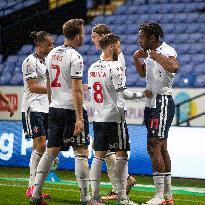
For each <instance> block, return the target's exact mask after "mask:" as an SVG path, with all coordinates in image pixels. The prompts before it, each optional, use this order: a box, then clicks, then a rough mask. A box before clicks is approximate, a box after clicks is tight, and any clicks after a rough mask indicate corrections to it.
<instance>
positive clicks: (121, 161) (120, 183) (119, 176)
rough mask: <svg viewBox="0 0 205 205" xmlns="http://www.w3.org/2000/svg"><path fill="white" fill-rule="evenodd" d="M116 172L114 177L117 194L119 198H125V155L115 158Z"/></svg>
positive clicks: (126, 174) (126, 165)
mask: <svg viewBox="0 0 205 205" xmlns="http://www.w3.org/2000/svg"><path fill="white" fill-rule="evenodd" d="M116 161H117V162H116V172H115V174H116V175H115V177H116V180H117V188H118V191H117V194H118V198H119V200H121V199H126V198H127V195H126V187H127V176H128V161H127V158H126V157H117V158H116Z"/></svg>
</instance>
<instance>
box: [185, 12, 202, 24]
mask: <svg viewBox="0 0 205 205" xmlns="http://www.w3.org/2000/svg"><path fill="white" fill-rule="evenodd" d="M198 18H199V14H198V13H189V14H187V17H186V19H185V20H184V23H195V22H197V21H198Z"/></svg>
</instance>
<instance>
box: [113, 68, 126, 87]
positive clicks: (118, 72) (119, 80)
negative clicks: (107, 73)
mask: <svg viewBox="0 0 205 205" xmlns="http://www.w3.org/2000/svg"><path fill="white" fill-rule="evenodd" d="M111 77H112V83H113V86H114V87H115V90H117V91H120V90H124V89H125V88H126V87H125V80H124V72H123V68H122V66H121V65H119V64H118V65H116V66H114V67H113V68H112V69H111Z"/></svg>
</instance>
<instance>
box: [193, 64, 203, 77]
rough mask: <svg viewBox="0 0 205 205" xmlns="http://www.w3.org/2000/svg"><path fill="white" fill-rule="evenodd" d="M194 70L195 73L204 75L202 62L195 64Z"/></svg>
mask: <svg viewBox="0 0 205 205" xmlns="http://www.w3.org/2000/svg"><path fill="white" fill-rule="evenodd" d="M194 71H195V73H196V74H197V75H201V74H204V75H205V65H204V64H198V65H195V67H194Z"/></svg>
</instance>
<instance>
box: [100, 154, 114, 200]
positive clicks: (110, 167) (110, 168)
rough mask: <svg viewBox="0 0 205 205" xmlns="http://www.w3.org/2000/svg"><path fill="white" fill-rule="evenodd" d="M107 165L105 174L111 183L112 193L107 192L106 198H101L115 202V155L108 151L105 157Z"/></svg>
mask: <svg viewBox="0 0 205 205" xmlns="http://www.w3.org/2000/svg"><path fill="white" fill-rule="evenodd" d="M105 162H106V165H107V173H108V177H109V179H110V182H111V183H112V191H110V192H108V194H107V196H105V197H102V198H103V199H108V200H115V199H117V182H116V180H115V176H114V175H115V169H116V155H115V152H110V151H108V152H107V154H106V157H105Z"/></svg>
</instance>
